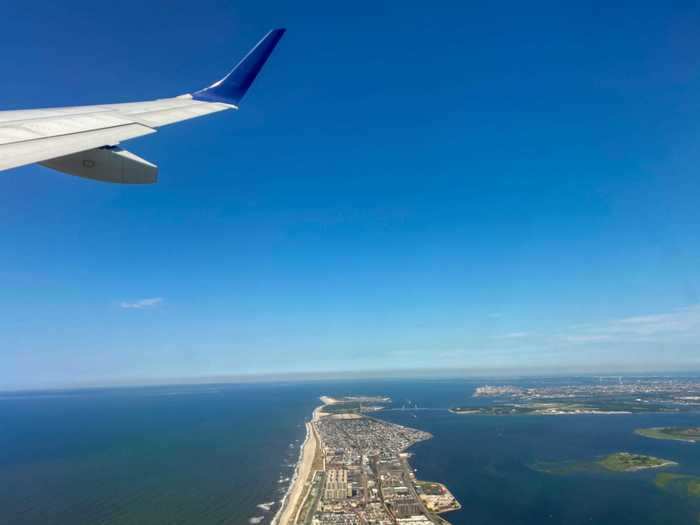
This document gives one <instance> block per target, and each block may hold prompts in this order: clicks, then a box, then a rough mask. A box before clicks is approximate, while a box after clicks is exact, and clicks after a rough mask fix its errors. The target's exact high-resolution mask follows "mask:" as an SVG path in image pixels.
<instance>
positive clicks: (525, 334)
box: [494, 332, 531, 339]
mask: <svg viewBox="0 0 700 525" xmlns="http://www.w3.org/2000/svg"><path fill="white" fill-rule="evenodd" d="M530 335H531V334H530V332H510V333H508V334H502V335H496V336H494V337H495V338H496V339H520V338H522V337H529V336H530Z"/></svg>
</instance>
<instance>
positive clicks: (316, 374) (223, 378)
mask: <svg viewBox="0 0 700 525" xmlns="http://www.w3.org/2000/svg"><path fill="white" fill-rule="evenodd" d="M696 375H700V367H697V365H693V366H692V367H687V366H686V367H682V366H680V365H679V366H678V368H672V367H669V368H662V367H659V368H658V369H656V370H650V369H649V368H645V369H643V368H630V367H625V366H624V365H616V366H612V365H611V366H607V367H605V368H604V369H603V368H602V367H600V368H595V367H569V368H564V367H540V368H486V367H484V368H475V367H473V368H466V367H465V368H458V369H455V368H449V369H448V368H404V369H401V368H396V369H365V370H328V371H302V372H248V373H245V372H244V373H238V374H217V375H201V376H179V377H178V376H172V377H152V378H144V377H124V378H118V377H115V378H103V379H94V380H85V381H75V382H67V381H66V382H61V381H55V382H51V381H47V382H45V383H37V384H33V385H6V386H3V385H0V393H21V392H47V391H71V390H99V389H108V388H139V387H159V386H198V385H215V384H219V385H221V384H232V385H233V384H255V383H284V382H298V383H307V382H317V381H324V380H341V381H343V380H345V381H349V380H363V379H364V380H381V379H436V380H437V379H517V378H542V379H546V378H549V377H553V378H554V377H597V376H622V377H664V376H674V377H694V376H696Z"/></svg>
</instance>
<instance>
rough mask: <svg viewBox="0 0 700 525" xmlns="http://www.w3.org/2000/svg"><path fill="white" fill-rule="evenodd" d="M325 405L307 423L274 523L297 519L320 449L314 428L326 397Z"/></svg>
mask: <svg viewBox="0 0 700 525" xmlns="http://www.w3.org/2000/svg"><path fill="white" fill-rule="evenodd" d="M321 401H322V402H323V405H320V406H318V407H316V408H315V409H314V411H313V414H312V416H311V421H308V422H307V423H306V437H305V438H304V442H303V443H302V444H301V446H300V447H299V459H298V460H297V464H296V467H295V468H294V475H293V476H292V480H291V482H290V484H289V488H288V489H287V492H286V493H285V494H284V497H283V498H282V503H281V505H280V508H279V509H278V511H277V513H276V514H275V516H274V517H273V518H272V521H271V524H272V525H292V524H293V523H294V520H295V519H296V513H295V512H294V511H295V510H296V509H297V507H298V506H299V504H300V503H301V502H302V501H303V496H305V492H306V491H305V489H306V485H307V481H308V480H309V477H310V476H311V474H312V467H313V462H314V457H315V456H316V451H317V450H318V449H320V443H318V436H317V435H316V432H315V430H314V429H313V422H314V421H317V420H318V419H319V418H320V417H321V413H322V412H321V410H322V409H323V407H324V406H325V405H326V404H328V403H327V402H326V400H325V399H324V398H321Z"/></svg>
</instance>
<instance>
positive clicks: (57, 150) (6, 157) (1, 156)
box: [0, 123, 156, 170]
mask: <svg viewBox="0 0 700 525" xmlns="http://www.w3.org/2000/svg"><path fill="white" fill-rule="evenodd" d="M155 132H156V130H154V129H153V128H149V127H148V126H144V125H142V124H135V123H131V124H125V125H121V126H114V127H111V128H106V129H97V130H91V131H83V132H79V133H71V134H68V135H60V136H56V137H44V138H37V139H33V140H24V141H22V142H14V143H11V144H0V170H6V169H9V168H16V167H18V166H23V165H25V164H33V163H35V162H42V161H45V160H49V159H55V158H57V157H63V156H65V155H70V154H72V153H78V152H80V151H86V150H90V149H94V148H100V147H102V146H114V145H116V144H119V142H121V141H123V140H129V139H133V138H136V137H142V136H144V135H150V134H151V133H155Z"/></svg>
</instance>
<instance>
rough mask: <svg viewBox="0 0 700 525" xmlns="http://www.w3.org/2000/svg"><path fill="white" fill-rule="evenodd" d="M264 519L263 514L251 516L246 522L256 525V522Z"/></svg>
mask: <svg viewBox="0 0 700 525" xmlns="http://www.w3.org/2000/svg"><path fill="white" fill-rule="evenodd" d="M264 519H265V516H253V517H252V518H250V519H249V520H248V523H252V524H253V525H257V524H258V523H261V522H262V520H264Z"/></svg>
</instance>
